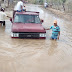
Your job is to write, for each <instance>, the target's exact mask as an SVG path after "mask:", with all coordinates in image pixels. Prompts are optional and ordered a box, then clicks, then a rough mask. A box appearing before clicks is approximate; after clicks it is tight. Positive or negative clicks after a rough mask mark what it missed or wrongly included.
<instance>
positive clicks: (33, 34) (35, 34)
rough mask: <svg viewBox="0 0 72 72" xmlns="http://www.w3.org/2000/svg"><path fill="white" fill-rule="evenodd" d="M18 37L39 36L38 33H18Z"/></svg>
mask: <svg viewBox="0 0 72 72" xmlns="http://www.w3.org/2000/svg"><path fill="white" fill-rule="evenodd" d="M19 38H39V33H19Z"/></svg>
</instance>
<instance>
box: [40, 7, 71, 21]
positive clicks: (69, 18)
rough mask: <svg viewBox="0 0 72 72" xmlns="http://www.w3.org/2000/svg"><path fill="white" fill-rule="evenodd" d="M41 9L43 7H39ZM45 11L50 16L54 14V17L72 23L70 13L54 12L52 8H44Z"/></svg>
mask: <svg viewBox="0 0 72 72" xmlns="http://www.w3.org/2000/svg"><path fill="white" fill-rule="evenodd" d="M41 7H42V8H44V7H43V6H41ZM46 10H48V11H49V12H51V13H52V14H55V15H56V16H58V17H60V18H63V19H66V20H69V21H71V22H72V14H71V13H66V12H64V11H60V10H56V9H53V8H46Z"/></svg>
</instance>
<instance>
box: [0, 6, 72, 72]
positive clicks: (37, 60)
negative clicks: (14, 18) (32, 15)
mask: <svg viewBox="0 0 72 72" xmlns="http://www.w3.org/2000/svg"><path fill="white" fill-rule="evenodd" d="M26 8H27V10H30V11H39V12H40V18H41V19H43V20H44V23H43V27H44V28H46V29H47V28H49V27H50V26H51V25H53V21H54V20H55V19H57V21H58V25H59V26H60V28H61V35H60V40H58V41H51V40H50V36H51V33H52V31H51V30H49V31H48V30H47V31H46V35H47V37H46V39H45V40H44V39H43V40H42V39H12V38H11V37H10V33H11V22H10V21H9V20H6V27H2V26H1V25H0V72H72V24H71V22H69V21H66V20H64V19H61V18H58V17H57V16H55V15H54V14H51V13H50V12H48V11H47V10H45V9H41V8H40V7H39V6H38V5H28V6H26Z"/></svg>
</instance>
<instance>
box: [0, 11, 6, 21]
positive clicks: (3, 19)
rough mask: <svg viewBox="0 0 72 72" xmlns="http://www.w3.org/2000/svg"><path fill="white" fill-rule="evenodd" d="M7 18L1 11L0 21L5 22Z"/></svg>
mask: <svg viewBox="0 0 72 72" xmlns="http://www.w3.org/2000/svg"><path fill="white" fill-rule="evenodd" d="M5 17H7V15H6V13H5V12H2V11H0V21H5Z"/></svg>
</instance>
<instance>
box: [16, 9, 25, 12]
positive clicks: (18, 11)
mask: <svg viewBox="0 0 72 72" xmlns="http://www.w3.org/2000/svg"><path fill="white" fill-rule="evenodd" d="M23 11H25V10H24V9H23ZM17 12H22V10H17Z"/></svg>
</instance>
